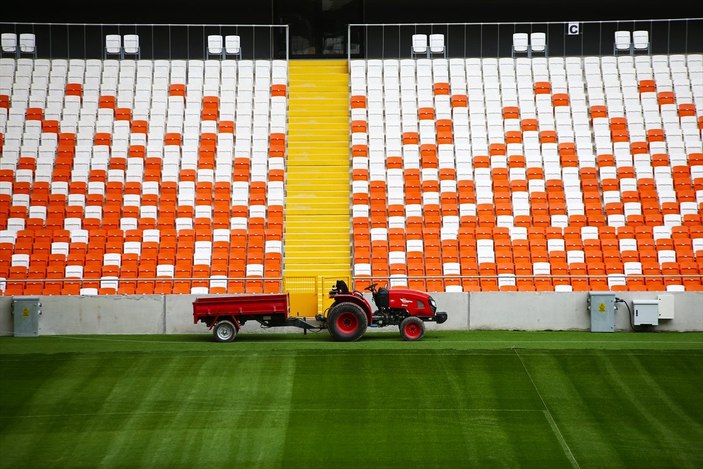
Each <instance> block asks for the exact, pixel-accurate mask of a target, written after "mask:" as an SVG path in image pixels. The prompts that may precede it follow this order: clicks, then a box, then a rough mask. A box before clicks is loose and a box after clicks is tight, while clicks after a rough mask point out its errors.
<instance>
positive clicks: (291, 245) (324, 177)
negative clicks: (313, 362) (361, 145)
mask: <svg viewBox="0 0 703 469" xmlns="http://www.w3.org/2000/svg"><path fill="white" fill-rule="evenodd" d="M348 77H349V74H348V69H347V61H346V60H293V61H290V63H289V85H290V86H289V95H288V99H289V108H288V119H289V121H288V148H287V152H288V160H287V168H286V188H287V190H286V230H285V243H284V244H285V272H284V280H285V282H286V285H292V284H293V283H295V281H296V278H310V277H312V278H315V279H317V284H318V285H317V286H318V289H322V290H320V291H323V290H324V289H325V288H329V287H330V285H331V284H332V283H331V282H332V280H331V279H337V278H340V279H346V278H348V277H349V269H350V265H351V262H350V216H349V193H350V192H349V111H348V103H349V91H348V87H349V84H348Z"/></svg>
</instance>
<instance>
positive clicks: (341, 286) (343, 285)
mask: <svg viewBox="0 0 703 469" xmlns="http://www.w3.org/2000/svg"><path fill="white" fill-rule="evenodd" d="M335 288H336V289H337V293H341V294H349V287H348V286H347V282H345V281H344V280H337V284H336V285H335Z"/></svg>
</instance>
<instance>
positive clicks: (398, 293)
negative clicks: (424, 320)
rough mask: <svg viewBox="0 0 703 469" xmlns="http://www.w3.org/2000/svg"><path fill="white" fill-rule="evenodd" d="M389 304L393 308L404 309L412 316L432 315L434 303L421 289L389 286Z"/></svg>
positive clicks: (434, 307)
mask: <svg viewBox="0 0 703 469" xmlns="http://www.w3.org/2000/svg"><path fill="white" fill-rule="evenodd" d="M388 293H389V306H390V307H391V308H393V309H406V310H407V311H408V312H409V313H410V314H411V315H413V316H434V314H435V312H436V304H435V302H434V300H433V299H432V297H431V296H430V295H429V294H427V293H425V292H421V291H417V290H410V289H405V288H391V289H390V290H388Z"/></svg>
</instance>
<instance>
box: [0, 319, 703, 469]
mask: <svg viewBox="0 0 703 469" xmlns="http://www.w3.org/2000/svg"><path fill="white" fill-rule="evenodd" d="M0 467H3V468H35V467H36V468H42V467H45V468H74V467H86V468H97V467H101V468H116V467H120V468H122V467H124V468H141V467H144V468H146V467H149V468H156V467H159V468H161V467H163V468H195V467H204V468H215V467H231V468H286V469H288V468H299V467H307V468H403V469H409V468H434V467H436V468H444V469H446V468H459V467H461V468H465V467H477V468H485V467H505V468H518V467H535V468H568V467H576V468H599V469H600V468H619V467H623V468H679V467H680V468H700V467H703V333H663V332H660V333H611V334H609V333H590V332H529V333H528V332H508V331H505V332H496V331H477V332H458V331H428V332H427V334H426V335H425V338H424V339H423V340H422V341H420V342H404V341H402V340H400V338H399V335H398V334H397V332H395V331H394V332H380V333H378V332H375V333H369V334H367V335H366V336H365V337H364V338H362V339H361V340H360V341H358V342H353V343H340V342H333V341H331V339H330V338H329V335H328V334H327V333H326V332H322V333H319V334H308V335H306V336H304V335H303V334H302V333H294V334H242V335H240V336H239V337H238V338H237V340H236V341H235V342H233V343H227V344H220V343H215V342H214V341H213V339H212V336H210V335H178V336H170V335H169V336H141V335H140V336H134V335H129V336H122V335H117V336H113V335H110V336H54V337H52V336H42V337H23V338H15V337H0Z"/></svg>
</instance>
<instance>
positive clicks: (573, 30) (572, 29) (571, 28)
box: [566, 23, 581, 36]
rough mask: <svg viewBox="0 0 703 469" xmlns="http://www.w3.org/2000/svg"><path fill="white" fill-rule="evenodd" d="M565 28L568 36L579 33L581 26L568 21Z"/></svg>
mask: <svg viewBox="0 0 703 469" xmlns="http://www.w3.org/2000/svg"><path fill="white" fill-rule="evenodd" d="M566 30H567V34H568V35H569V36H577V35H579V34H580V33H581V26H580V25H579V23H569V24H568V25H567V27H566Z"/></svg>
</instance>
